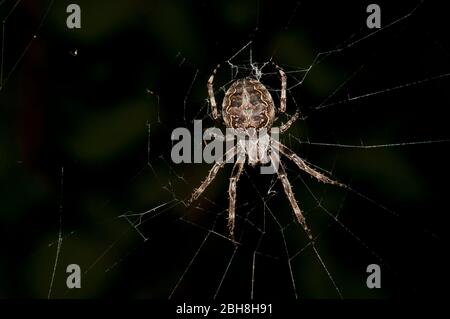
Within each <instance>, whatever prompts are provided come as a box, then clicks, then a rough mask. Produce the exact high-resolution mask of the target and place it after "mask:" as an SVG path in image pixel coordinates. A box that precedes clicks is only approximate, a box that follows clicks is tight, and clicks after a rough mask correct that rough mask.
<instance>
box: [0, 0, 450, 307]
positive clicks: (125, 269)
mask: <svg viewBox="0 0 450 319" xmlns="http://www.w3.org/2000/svg"><path fill="white" fill-rule="evenodd" d="M49 3H50V2H48V1H27V0H24V1H22V2H20V3H19V4H18V6H17V8H16V9H15V10H14V11H13V14H12V15H11V16H9V17H8V20H7V22H6V28H5V37H4V43H5V50H4V52H3V53H4V55H3V57H4V79H5V76H8V77H7V78H6V79H7V81H6V82H4V83H3V84H4V86H3V88H2V90H1V91H0V103H1V105H0V109H1V116H0V177H1V180H2V182H1V195H0V198H1V203H0V227H1V228H0V231H1V233H2V240H1V242H2V246H3V247H2V254H1V258H0V297H4V298H9V297H18V298H23V297H26V298H46V297H47V295H48V291H49V285H50V281H51V277H52V271H53V267H54V264H55V254H56V248H57V240H58V232H59V230H61V231H62V235H63V241H62V246H61V250H60V254H59V255H58V263H57V267H56V272H55V278H54V283H53V289H52V293H51V297H54V298H97V297H115V298H167V297H168V296H169V295H170V293H171V291H172V289H173V287H174V286H175V284H176V283H177V281H178V280H179V279H180V278H181V276H182V274H183V272H184V271H185V270H186V269H187V265H188V263H189V261H190V260H191V259H192V257H193V256H194V254H195V253H196V251H197V249H198V247H199V246H200V245H201V244H202V243H203V241H204V238H205V236H207V234H208V232H207V231H208V230H212V229H214V230H215V231H217V232H218V233H220V234H224V235H225V236H226V229H225V225H226V208H227V205H228V194H227V189H228V176H229V174H230V172H231V167H227V168H226V169H224V170H223V171H222V172H221V173H220V174H219V176H218V178H217V179H216V181H215V182H214V183H213V184H212V185H211V187H210V188H209V189H208V191H207V192H206V193H205V195H206V197H207V198H208V199H209V200H208V199H205V198H204V197H203V198H202V199H201V200H200V201H199V202H198V203H197V204H196V205H194V206H198V207H199V208H195V207H192V208H189V209H186V208H185V207H184V206H183V205H182V204H179V205H177V206H175V207H172V206H171V205H168V206H167V207H168V208H169V209H167V210H163V213H161V214H160V215H158V216H157V217H154V218H149V219H147V218H148V217H150V216H152V215H151V213H149V214H146V215H142V216H143V217H144V220H145V222H144V223H143V224H142V225H140V226H139V228H138V229H139V230H140V231H141V232H142V234H143V236H144V237H145V238H147V240H146V241H144V240H143V238H142V236H140V235H139V233H138V232H137V231H136V230H135V229H134V228H132V227H130V224H129V223H128V222H127V221H126V219H125V218H123V217H120V216H121V215H123V214H141V213H144V212H145V211H147V210H149V209H151V208H153V207H156V206H158V205H161V204H163V203H167V202H169V201H171V200H174V196H175V201H176V200H180V199H183V198H185V197H186V196H188V195H189V194H190V193H191V192H192V191H193V189H194V188H195V187H197V185H198V184H199V183H200V182H201V180H202V179H203V178H204V176H206V174H207V172H208V168H209V167H210V165H207V164H183V165H175V164H173V163H172V162H171V160H170V148H171V145H172V142H171V140H170V134H171V131H172V130H173V129H174V128H176V127H179V126H183V127H189V128H192V120H193V119H204V122H203V124H204V127H207V126H213V125H220V123H215V122H214V121H213V120H212V119H211V118H210V117H209V116H208V105H207V103H206V98H207V91H206V81H207V79H208V77H209V76H210V74H211V72H212V70H213V69H214V67H215V66H216V65H217V64H218V63H224V62H225V61H227V60H228V59H229V58H230V57H231V56H233V55H234V54H235V53H236V52H238V51H239V50H240V49H241V48H243V47H244V45H245V44H246V43H248V42H249V41H250V40H252V44H251V45H250V46H249V47H248V48H246V49H245V50H243V51H242V54H239V55H238V56H236V58H235V59H233V60H232V62H233V63H234V64H237V65H239V66H240V67H248V66H249V56H250V51H249V48H251V49H252V56H253V61H257V62H265V61H268V60H269V59H271V58H273V61H275V62H276V63H277V64H279V65H280V66H281V67H283V68H284V69H285V70H286V71H287V72H288V86H290V85H293V84H295V83H298V80H299V79H300V78H301V75H302V73H299V72H297V71H298V70H299V69H302V68H307V67H308V66H309V65H310V64H311V63H312V61H313V59H314V57H315V56H316V54H317V53H319V52H325V51H328V50H330V49H335V48H338V47H344V50H342V51H341V52H337V53H336V54H333V55H330V56H328V57H327V58H326V59H325V60H323V62H322V63H320V64H319V65H317V66H316V67H314V68H313V69H312V71H311V72H310V73H309V75H308V77H307V78H306V80H305V82H304V83H303V84H302V85H299V86H296V87H295V88H294V89H292V90H291V91H290V92H289V94H288V101H287V102H288V105H287V109H288V113H290V114H293V113H294V111H295V109H296V108H297V107H299V108H300V110H301V112H302V115H303V116H304V117H305V120H303V121H298V122H297V123H296V125H295V126H294V127H293V128H291V129H290V131H289V134H286V135H285V136H284V138H283V139H282V141H283V142H284V143H286V144H287V145H289V146H290V147H291V148H292V149H293V150H294V151H295V152H296V153H297V154H299V155H300V156H302V157H303V158H306V159H307V160H308V161H309V162H311V163H314V164H315V165H318V166H319V167H322V168H324V169H326V170H329V171H332V172H333V176H334V177H335V178H337V179H338V180H340V181H343V182H345V183H347V184H349V185H351V187H352V188H353V189H355V190H357V191H358V192H360V193H362V194H364V195H366V196H368V197H370V198H371V199H373V201H374V202H375V204H374V203H372V202H370V201H369V200H366V199H363V198H361V197H360V196H358V195H357V194H355V193H352V192H348V191H344V190H342V189H336V188H335V187H330V186H324V185H319V184H318V183H317V182H316V181H314V180H312V179H310V178H309V177H308V176H306V175H304V174H299V173H298V171H297V170H296V168H295V167H294V166H293V165H291V164H289V163H287V164H286V165H287V169H288V172H289V175H290V180H291V182H292V184H293V187H294V190H295V193H296V196H297V199H298V201H299V205H300V207H301V208H302V209H303V210H304V212H305V215H307V220H308V223H309V225H310V226H311V229H312V230H313V232H314V233H315V234H320V235H319V238H318V242H317V248H318V250H319V252H320V255H321V256H322V258H323V259H324V261H325V263H326V264H327V266H328V269H329V270H330V272H331V273H332V276H333V279H334V280H335V281H336V283H337V285H338V286H339V288H340V289H341V292H342V294H343V296H344V297H345V298H408V297H420V298H423V297H425V298H436V297H439V296H440V292H439V290H438V289H439V288H440V287H441V286H444V282H445V281H446V276H445V272H444V270H445V263H444V257H445V254H446V253H447V251H448V247H447V246H445V245H444V244H443V242H442V240H443V236H444V235H445V230H446V224H445V223H444V216H445V215H446V214H447V213H448V211H449V210H448V201H447V198H446V197H447V196H448V186H447V181H448V180H449V173H448V162H449V158H448V154H446V151H447V149H448V143H446V142H442V143H429V144H423V145H413V146H395V147H386V148H377V149H347V148H343V147H325V146H314V145H309V144H301V143H298V142H297V141H296V140H295V139H294V138H293V137H297V138H299V139H300V140H302V141H308V140H309V141H311V142H325V143H334V144H336V143H341V144H356V145H360V144H361V143H364V144H366V145H370V144H388V143H397V142H412V141H433V140H441V139H446V138H449V137H450V134H449V129H448V117H447V108H448V102H449V98H450V96H449V92H448V84H449V79H448V77H442V78H440V79H436V80H430V81H424V82H423V83H418V84H416V85H412V86H408V87H403V88H400V89H394V90H388V91H386V89H391V88H395V87H397V86H398V85H403V84H407V83H412V82H415V81H418V80H423V79H430V78H433V77H434V76H437V75H443V74H446V73H448V72H449V70H450V66H449V62H448V61H449V56H450V48H449V42H448V39H449V37H448V31H447V30H448V27H447V25H446V22H445V21H446V20H445V19H446V17H445V10H443V8H439V7H437V6H436V4H434V3H432V2H431V1H430V2H428V1H425V3H423V4H422V5H421V6H420V7H419V8H418V9H417V10H416V11H415V12H414V14H413V15H411V16H410V17H408V18H407V19H405V20H403V21H401V22H399V23H396V24H394V25H392V26H389V27H388V28H386V29H384V30H382V31H380V32H378V33H377V34H375V35H372V36H369V37H368V38H366V39H365V40H363V41H360V42H358V43H355V44H354V45H351V46H349V47H345V43H346V42H345V41H349V42H348V43H352V42H353V41H355V40H357V39H360V38H363V37H364V36H366V35H369V34H370V33H371V32H374V31H373V30H368V29H367V28H366V25H365V19H366V17H367V14H366V12H365V9H366V6H367V5H368V4H369V2H365V1H353V2H347V1H346V2H345V3H343V2H337V1H334V2H332V1H329V2H324V1H301V2H298V3H297V2H281V1H229V0H228V1H214V2H213V1H198V2H190V3H188V2H184V1H147V2H144V1H114V2H111V1H78V2H77V3H78V4H79V5H80V6H81V12H82V28H81V29H80V30H69V29H67V27H66V25H65V19H66V17H67V14H66V13H65V8H66V6H67V5H68V4H69V3H71V2H69V1H57V2H55V3H54V4H53V5H51V7H50V11H49V14H48V16H47V17H46V18H45V19H43V16H44V14H45V10H46V8H47V6H48V4H49ZM377 3H378V4H379V5H380V6H381V10H382V25H383V26H386V25H388V24H389V23H390V22H392V21H394V20H396V19H399V18H401V17H404V16H405V15H406V14H407V13H408V12H411V11H412V9H413V8H414V7H415V6H416V5H417V4H418V2H417V1H397V2H396V3H395V4H393V3H387V2H377ZM14 4H15V2H14V1H5V2H2V5H1V7H0V10H1V16H2V19H4V17H5V16H6V14H7V12H9V10H10V9H11V8H12V6H13V5H14ZM41 22H42V23H43V24H42V27H41V28H40V29H39V32H38V37H37V39H36V40H34V41H32V42H30V41H31V39H32V36H33V34H34V33H35V30H36V28H37V27H38V26H39V24H40V23H41ZM349 39H350V40H349ZM30 44H31V45H30ZM343 44H344V45H343ZM28 45H30V47H29V48H28V49H26V48H27V46H28ZM75 50H77V54H76V55H75V54H74V52H75ZM22 53H25V54H24V56H23V58H20V57H21V55H22ZM16 62H18V64H17V67H15V64H16ZM224 64H225V65H224V66H223V68H222V69H221V71H219V74H218V76H217V78H216V88H219V87H221V86H223V85H225V84H227V83H229V81H231V80H232V79H233V78H232V77H231V72H230V67H229V66H227V65H226V63H224ZM11 70H12V72H10V71H11ZM356 71H358V73H356V74H355V75H354V76H353V77H352V74H354V72H356ZM9 72H10V73H9ZM239 72H241V73H239V75H238V77H240V76H247V75H248V74H246V73H245V72H246V71H245V68H240V69H239ZM267 72H274V70H270V67H268V69H267ZM347 79H349V80H348V81H347V82H346V80H347ZM262 81H263V82H264V81H267V82H264V83H266V84H267V85H268V86H269V87H270V88H271V92H273V93H272V94H273V97H274V100H275V103H276V104H278V96H277V92H276V91H273V89H278V86H279V82H278V78H277V77H276V76H273V75H268V76H267V77H263V79H262ZM342 83H344V85H343V86H342V87H340V86H341V84H342ZM339 87H340V89H339V91H337V93H336V94H334V95H332V93H333V92H334V91H335V90H336V89H337V88H339ZM149 91H151V92H152V93H149ZM218 91H219V92H218V94H217V96H216V98H217V100H218V103H220V102H221V99H222V96H223V92H220V90H218ZM378 91H383V92H382V93H380V94H375V95H372V96H368V97H366V98H361V99H356V100H353V101H345V100H346V99H347V97H348V96H350V97H353V96H359V95H364V94H366V93H372V92H378ZM330 95H332V96H331V97H330ZM327 97H330V99H329V100H327V102H326V104H327V103H334V102H338V101H344V102H342V103H337V104H336V105H332V106H330V107H328V108H324V109H321V110H318V109H317V106H319V105H320V104H321V103H322V101H324V99H326V98H327ZM296 104H297V106H296ZM281 119H285V117H281ZM149 124H150V126H149ZM219 127H220V126H219ZM149 128H150V134H149V131H148V130H149ZM148 145H150V152H148ZM148 163H150V164H151V165H149V164H148ZM62 168H64V177H63V178H61V173H62ZM272 179H273V177H272V176H260V175H259V174H258V170H257V169H252V168H247V169H246V174H244V175H243V177H242V180H241V182H240V184H239V186H238V205H240V204H244V205H243V206H242V207H240V208H238V217H239V218H238V220H237V232H238V234H237V236H238V239H239V241H240V243H241V245H240V246H239V248H238V249H237V250H236V254H235V255H234V258H233V260H232V261H233V262H232V263H231V264H230V268H229V273H228V275H227V276H226V277H225V280H224V282H223V285H222V286H221V289H220V290H219V293H218V297H223V298H229V299H232V298H233V297H234V298H238V297H243V298H249V297H250V292H251V279H252V265H253V258H254V252H255V247H256V245H257V242H258V240H259V238H260V233H259V232H258V231H257V227H261V225H262V224H263V216H266V217H267V218H266V226H267V228H266V234H265V235H264V236H263V240H262V242H261V243H260V246H259V248H258V252H261V253H262V254H257V255H256V257H255V258H256V263H255V265H256V268H255V285H254V296H255V297H256V298H265V299H269V300H270V299H271V298H277V299H281V298H293V297H294V290H293V287H292V283H291V280H290V276H289V274H290V273H289V269H288V263H287V262H288V257H286V251H285V248H284V245H283V237H282V236H281V232H280V228H279V227H278V226H277V224H276V222H275V221H274V219H273V218H272V217H270V213H269V212H267V210H264V205H263V204H262V201H261V196H260V195H259V194H264V196H265V198H266V199H268V202H267V206H268V207H269V208H270V209H271V210H272V212H273V213H274V215H275V216H277V219H278V220H279V221H280V223H281V225H282V226H283V227H285V228H283V234H284V239H286V242H287V246H288V249H289V256H293V255H294V253H295V252H296V251H299V250H300V249H302V247H304V246H305V245H306V244H307V240H306V238H305V237H304V235H303V231H302V230H301V228H300V227H299V226H298V225H295V223H292V220H293V219H292V212H291V209H290V207H289V206H288V203H287V200H286V198H285V196H284V194H283V192H282V191H281V186H280V185H279V184H276V185H275V186H274V188H273V190H274V191H275V192H274V193H273V194H271V195H269V196H268V197H267V196H266V194H267V191H268V189H269V187H270V185H271V182H272ZM303 182H305V183H303ZM62 184H63V185H62ZM305 185H307V186H308V187H309V189H308V188H307V187H306V186H305ZM258 192H259V193H258ZM311 193H312V194H314V195H315V196H316V197H317V199H320V204H319V203H318V200H316V199H315V198H314V197H313V196H311ZM269 198H270V199H269ZM381 206H384V207H387V208H388V209H389V210H391V211H392V212H388V211H387V210H386V209H383V208H382V207H381ZM160 211H162V210H161V209H160V210H157V212H160ZM327 211H329V212H330V214H332V215H335V214H339V215H338V216H339V217H338V218H339V220H340V221H342V224H343V225H345V227H346V228H347V229H348V230H346V229H344V228H343V227H341V226H340V225H339V224H337V223H335V222H333V218H332V217H330V215H329V214H327ZM393 212H395V213H393ZM247 214H249V215H248V218H247V219H245V218H244V217H246V216H247ZM264 214H266V215H264ZM60 220H61V221H62V223H61V225H62V227H61V228H60ZM131 221H132V222H137V221H138V219H137V218H131ZM214 223H216V224H214ZM255 225H256V226H255ZM350 232H351V233H350ZM352 234H353V235H352ZM356 237H358V238H360V239H361V241H359V240H357V239H356ZM234 249H235V246H233V244H232V243H230V242H229V241H228V240H226V239H224V238H221V237H220V236H217V235H215V234H212V233H210V235H209V237H208V238H207V239H206V241H205V242H204V245H203V246H202V249H201V250H200V253H199V255H198V256H197V258H196V259H195V262H194V263H193V264H192V267H191V268H190V269H189V271H188V272H187V273H186V275H185V276H184V277H183V280H182V281H181V284H180V286H179V287H178V289H176V290H175V293H174V295H173V297H178V298H181V299H183V298H195V297H197V298H207V299H212V298H213V297H214V295H215V293H216V291H217V288H218V286H219V283H220V280H221V278H222V276H223V274H224V271H225V269H226V267H227V265H228V264H229V261H230V258H231V256H232V255H233V251H234ZM264 254H265V255H270V256H274V257H264V256H263V255H264ZM70 263H76V264H79V265H80V266H81V268H82V271H83V272H84V274H83V277H82V289H79V290H73V291H71V290H68V289H67V288H66V286H65V278H66V276H67V275H66V273H65V268H66V266H67V265H68V264H70ZM371 263H377V264H380V265H381V267H382V269H383V273H382V289H379V290H369V289H367V287H366V286H365V279H366V276H367V274H366V272H365V269H366V267H367V265H368V264H371ZM291 265H292V272H293V276H294V278H295V283H296V291H297V294H298V296H299V297H300V298H305V297H306V298H337V297H338V295H337V293H336V290H335V289H334V288H333V286H332V285H331V284H330V282H329V279H328V277H327V275H326V273H325V272H324V270H323V269H322V268H321V266H320V263H319V262H318V260H317V258H316V257H315V255H314V252H313V251H312V250H311V249H310V248H306V249H305V251H303V252H302V253H301V254H299V255H298V256H297V257H296V258H293V259H292V260H291Z"/></svg>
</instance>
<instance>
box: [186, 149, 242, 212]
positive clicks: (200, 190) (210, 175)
mask: <svg viewBox="0 0 450 319" xmlns="http://www.w3.org/2000/svg"><path fill="white" fill-rule="evenodd" d="M234 155H236V147H233V148H231V149H230V150H229V151H228V152H226V153H225V156H224V158H225V160H224V161H221V162H216V163H215V164H214V166H213V167H212V168H211V169H210V170H209V173H208V176H207V177H206V178H205V180H204V181H203V182H202V184H201V185H200V187H199V188H197V189H196V190H195V191H194V193H192V195H191V198H190V199H189V200H188V201H187V203H186V205H187V206H189V205H191V204H192V202H193V201H195V200H197V198H199V197H200V195H201V194H202V193H203V192H204V191H205V189H206V188H207V187H208V186H209V184H211V182H212V181H213V180H214V178H215V177H216V175H217V172H218V171H219V170H220V169H221V168H222V167H223V166H224V165H225V164H226V162H227V161H228V160H229V159H230V158H232V157H233V156H234Z"/></svg>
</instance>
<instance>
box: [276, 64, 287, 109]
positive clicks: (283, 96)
mask: <svg viewBox="0 0 450 319" xmlns="http://www.w3.org/2000/svg"><path fill="white" fill-rule="evenodd" d="M274 65H275V67H276V68H277V70H278V72H279V73H280V78H281V97H280V112H281V113H284V112H285V111H286V86H287V79H286V73H284V71H283V70H282V69H281V68H280V67H279V66H278V65H276V64H274Z"/></svg>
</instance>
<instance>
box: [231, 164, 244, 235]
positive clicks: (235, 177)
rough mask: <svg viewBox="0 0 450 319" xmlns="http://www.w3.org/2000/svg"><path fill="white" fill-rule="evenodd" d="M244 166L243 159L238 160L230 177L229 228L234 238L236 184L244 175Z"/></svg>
mask: <svg viewBox="0 0 450 319" xmlns="http://www.w3.org/2000/svg"><path fill="white" fill-rule="evenodd" d="M243 168H244V162H243V161H240V160H238V161H236V163H234V166H233V171H232V173H231V177H230V185H229V187H228V194H229V195H230V204H229V208H228V230H229V232H230V237H231V238H232V239H234V224H235V219H236V185H237V182H238V181H239V177H241V175H242V170H243Z"/></svg>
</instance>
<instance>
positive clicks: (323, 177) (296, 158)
mask: <svg viewBox="0 0 450 319" xmlns="http://www.w3.org/2000/svg"><path fill="white" fill-rule="evenodd" d="M272 143H273V146H274V147H275V148H276V150H278V151H279V152H280V153H281V154H283V155H284V156H286V157H287V158H289V159H290V160H291V161H293V162H294V163H295V164H296V165H297V166H298V168H300V169H301V170H302V171H304V172H306V173H308V174H309V175H311V176H313V177H315V178H316V179H317V180H318V181H320V182H322V183H326V184H331V185H336V186H340V187H343V188H348V187H347V185H345V184H342V183H340V182H337V181H335V180H333V179H331V178H329V177H328V176H326V175H324V174H322V173H320V172H318V171H316V170H315V169H314V168H312V167H310V166H309V165H308V164H306V162H305V161H304V160H302V159H301V158H300V156H298V155H297V154H295V153H294V151H292V150H291V149H289V148H287V147H286V146H285V145H283V144H281V143H280V142H278V141H275V140H273V139H272Z"/></svg>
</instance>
